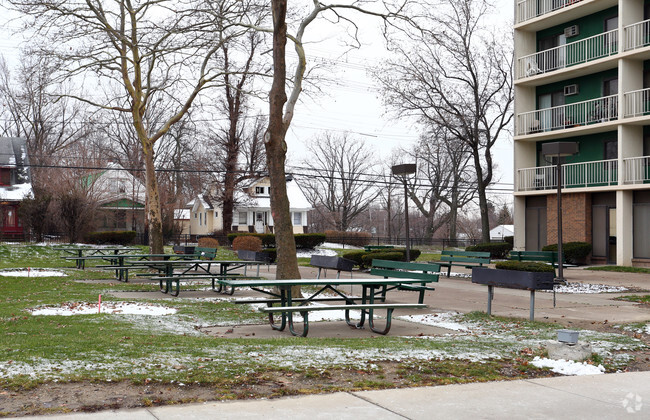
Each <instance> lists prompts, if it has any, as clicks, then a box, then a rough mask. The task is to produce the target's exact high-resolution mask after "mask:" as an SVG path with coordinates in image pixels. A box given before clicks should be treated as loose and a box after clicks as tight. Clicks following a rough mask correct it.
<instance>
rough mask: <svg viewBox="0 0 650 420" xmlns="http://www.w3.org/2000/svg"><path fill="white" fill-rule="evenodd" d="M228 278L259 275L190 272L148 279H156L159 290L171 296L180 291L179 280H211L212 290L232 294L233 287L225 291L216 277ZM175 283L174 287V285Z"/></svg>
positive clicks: (252, 278) (254, 278)
mask: <svg viewBox="0 0 650 420" xmlns="http://www.w3.org/2000/svg"><path fill="white" fill-rule="evenodd" d="M229 278H237V279H251V280H256V279H261V277H240V276H239V275H238V274H226V275H223V274H210V275H205V274H192V275H187V274H185V275H172V276H158V277H151V278H150V279H149V280H153V281H158V283H159V285H160V291H161V292H163V293H169V294H170V295H171V296H178V295H179V293H180V291H181V281H187V280H211V283H212V291H213V292H222V291H223V292H224V293H227V294H229V295H231V296H232V295H233V294H234V293H235V287H234V286H233V287H231V288H230V291H228V292H227V291H226V288H225V287H224V286H223V285H221V284H219V283H218V282H217V280H218V279H229ZM174 285H176V287H174Z"/></svg>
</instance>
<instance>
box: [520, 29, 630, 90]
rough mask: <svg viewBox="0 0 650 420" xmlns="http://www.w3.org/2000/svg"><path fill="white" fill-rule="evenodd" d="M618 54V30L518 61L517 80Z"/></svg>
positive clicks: (531, 55)
mask: <svg viewBox="0 0 650 420" xmlns="http://www.w3.org/2000/svg"><path fill="white" fill-rule="evenodd" d="M617 53H618V29H614V30H613V31H608V32H603V33H602V34H598V35H594V36H591V37H589V38H585V39H581V40H580V41H575V42H570V43H568V44H565V45H560V46H559V47H555V48H549V49H548V50H544V51H540V52H538V53H535V54H530V55H526V56H524V57H521V58H519V59H518V60H517V64H518V66H517V79H521V78H523V77H531V76H535V75H537V74H542V73H548V72H551V71H555V70H559V69H563V68H566V67H571V66H575V65H576V64H581V63H586V62H588V61H593V60H597V59H599V58H603V57H608V56H610V55H614V54H617Z"/></svg>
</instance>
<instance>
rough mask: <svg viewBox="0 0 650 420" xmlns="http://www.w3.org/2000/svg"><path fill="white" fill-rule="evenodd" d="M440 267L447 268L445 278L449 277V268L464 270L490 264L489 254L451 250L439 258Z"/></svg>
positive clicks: (444, 252)
mask: <svg viewBox="0 0 650 420" xmlns="http://www.w3.org/2000/svg"><path fill="white" fill-rule="evenodd" d="M438 264H440V266H441V267H447V277H449V276H450V275H451V267H452V266H458V267H465V268H474V267H483V264H486V265H487V264H490V253H489V252H477V251H453V250H444V251H442V255H441V256H440V262H439V263H438Z"/></svg>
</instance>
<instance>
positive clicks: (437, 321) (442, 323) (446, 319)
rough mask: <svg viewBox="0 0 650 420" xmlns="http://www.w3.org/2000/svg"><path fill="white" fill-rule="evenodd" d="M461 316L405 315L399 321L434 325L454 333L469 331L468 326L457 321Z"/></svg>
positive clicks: (451, 314)
mask: <svg viewBox="0 0 650 420" xmlns="http://www.w3.org/2000/svg"><path fill="white" fill-rule="evenodd" d="M458 315H460V314H459V313H458V312H443V313H437V314H424V315H405V316H398V317H396V318H397V319H402V320H404V321H411V322H416V323H418V324H424V325H432V326H434V327H440V328H445V329H448V330H452V331H469V329H470V327H469V326H468V325H463V324H461V323H460V322H457V321H455V319H457V318H458Z"/></svg>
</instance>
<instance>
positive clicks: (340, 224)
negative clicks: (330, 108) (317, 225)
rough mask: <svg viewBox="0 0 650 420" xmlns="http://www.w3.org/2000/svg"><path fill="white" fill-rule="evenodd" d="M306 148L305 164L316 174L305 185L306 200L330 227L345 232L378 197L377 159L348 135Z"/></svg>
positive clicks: (322, 139) (328, 136) (326, 137)
mask: <svg viewBox="0 0 650 420" xmlns="http://www.w3.org/2000/svg"><path fill="white" fill-rule="evenodd" d="M307 148H308V150H309V152H310V154H309V155H308V157H307V158H306V160H305V161H304V162H303V163H304V165H305V166H309V168H310V169H313V171H314V172H313V175H311V176H310V177H308V178H307V179H306V180H305V183H304V187H305V188H304V191H305V193H306V196H307V199H308V200H309V202H310V203H311V204H312V205H313V206H314V207H315V208H316V209H317V210H318V211H319V212H320V213H319V216H320V217H322V218H324V219H326V220H328V221H329V225H330V227H333V228H334V229H335V230H339V231H346V230H348V229H349V228H350V227H352V226H353V224H354V220H355V218H357V216H359V215H360V214H361V213H362V212H364V211H366V210H367V209H368V206H370V204H371V203H372V202H373V200H374V199H375V198H376V197H377V195H378V194H379V191H378V189H377V188H375V180H376V179H377V177H376V176H375V175H373V174H372V172H373V169H374V168H373V167H374V162H375V157H374V156H373V153H372V152H371V151H370V150H369V149H368V147H367V146H366V145H365V143H363V142H362V141H360V140H358V139H353V138H351V137H350V136H349V135H348V134H347V133H345V134H342V135H336V134H333V133H331V132H326V133H324V134H323V135H321V136H319V137H317V138H315V139H314V140H312V141H311V142H309V143H308V145H307ZM319 204H320V206H319ZM323 210H324V211H323Z"/></svg>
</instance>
